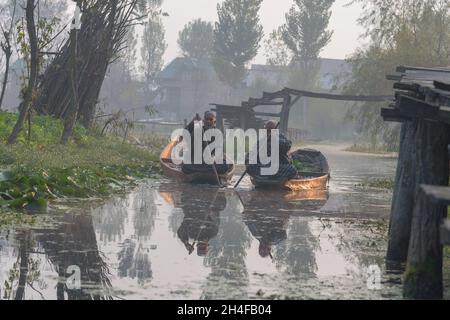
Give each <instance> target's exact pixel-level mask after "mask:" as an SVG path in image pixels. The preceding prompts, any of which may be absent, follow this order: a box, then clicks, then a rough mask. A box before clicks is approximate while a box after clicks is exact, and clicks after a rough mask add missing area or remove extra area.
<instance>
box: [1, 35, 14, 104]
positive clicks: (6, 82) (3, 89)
mask: <svg viewBox="0 0 450 320" xmlns="http://www.w3.org/2000/svg"><path fill="white" fill-rule="evenodd" d="M7 46H8V44H7ZM11 55H12V50H11V46H9V51H5V56H6V64H5V74H4V76H3V83H2V93H1V95H0V111H1V110H2V105H3V99H4V98H5V92H6V85H7V84H8V78H9V63H10V61H11Z"/></svg>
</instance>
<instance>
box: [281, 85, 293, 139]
mask: <svg viewBox="0 0 450 320" xmlns="http://www.w3.org/2000/svg"><path fill="white" fill-rule="evenodd" d="M291 104H292V98H291V95H290V94H287V95H286V96H285V97H284V98H283V107H282V111H281V121H280V131H281V133H283V134H285V135H287V133H288V129H289V114H290V112H291Z"/></svg>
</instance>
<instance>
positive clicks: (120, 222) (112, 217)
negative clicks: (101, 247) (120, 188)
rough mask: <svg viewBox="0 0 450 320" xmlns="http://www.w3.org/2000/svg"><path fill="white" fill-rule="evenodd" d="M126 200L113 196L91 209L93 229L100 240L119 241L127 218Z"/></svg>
mask: <svg viewBox="0 0 450 320" xmlns="http://www.w3.org/2000/svg"><path fill="white" fill-rule="evenodd" d="M127 206H128V200H127V199H123V198H119V197H117V198H114V199H112V200H111V201H108V202H107V203H106V204H105V205H103V206H101V207H99V208H97V209H94V210H92V216H93V219H94V224H95V229H96V230H97V231H98V233H99V240H100V241H101V242H113V241H121V240H122V236H123V234H124V232H125V223H126V220H127V218H128V209H127Z"/></svg>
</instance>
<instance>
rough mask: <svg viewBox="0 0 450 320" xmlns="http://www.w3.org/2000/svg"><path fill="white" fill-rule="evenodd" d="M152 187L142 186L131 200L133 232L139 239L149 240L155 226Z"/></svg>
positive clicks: (155, 208)
mask: <svg viewBox="0 0 450 320" xmlns="http://www.w3.org/2000/svg"><path fill="white" fill-rule="evenodd" d="M155 198H156V194H155V191H154V190H153V189H150V188H148V187H142V188H141V189H140V190H139V192H137V193H136V194H135V196H134V198H133V201H132V209H133V211H134V215H133V226H134V234H135V236H136V237H137V238H138V240H139V241H142V240H149V239H150V237H151V233H152V231H153V229H154V228H155V220H156V216H157V214H158V210H157V207H156V204H155V200H156V199H155Z"/></svg>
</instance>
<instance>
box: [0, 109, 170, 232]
mask: <svg viewBox="0 0 450 320" xmlns="http://www.w3.org/2000/svg"><path fill="white" fill-rule="evenodd" d="M15 121H16V115H15V114H11V113H5V112H0V210H3V212H5V209H8V211H11V209H14V210H19V211H23V210H25V211H27V212H30V211H31V212H42V211H46V209H47V207H48V203H49V201H51V200H54V199H64V198H90V197H99V196H108V195H110V194H112V193H114V192H117V191H120V190H123V189H125V188H126V187H129V186H132V185H134V184H135V183H136V179H139V178H145V177H150V176H152V175H154V174H157V173H159V166H158V161H157V160H158V153H159V151H160V146H162V141H161V143H157V141H156V139H155V140H154V141H153V150H152V149H150V151H149V149H148V148H141V147H138V146H134V145H131V144H128V143H125V142H123V138H119V137H114V136H108V137H101V136H100V134H98V133H96V132H95V129H94V130H93V131H92V132H89V131H88V130H86V129H85V128H83V127H81V126H77V127H76V129H75V131H74V135H73V139H72V141H71V142H70V143H69V145H67V146H62V145H60V144H59V139H60V136H61V132H62V129H63V124H62V122H61V121H59V120H55V119H53V118H51V117H38V116H35V117H33V119H32V127H31V135H30V137H31V140H30V141H28V128H26V129H25V130H24V131H23V132H22V134H21V136H20V137H19V139H18V143H17V144H16V145H13V146H7V145H6V139H7V137H8V135H9V134H10V132H11V130H12V127H13V126H14V123H15ZM0 212H1V211H0ZM0 224H1V221H0Z"/></svg>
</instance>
